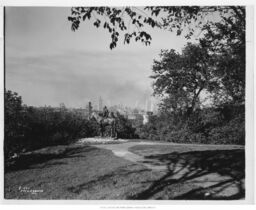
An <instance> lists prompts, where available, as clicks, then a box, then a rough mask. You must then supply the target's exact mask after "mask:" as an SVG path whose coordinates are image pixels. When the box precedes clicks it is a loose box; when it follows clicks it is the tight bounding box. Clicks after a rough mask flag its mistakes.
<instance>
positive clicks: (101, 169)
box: [5, 146, 159, 199]
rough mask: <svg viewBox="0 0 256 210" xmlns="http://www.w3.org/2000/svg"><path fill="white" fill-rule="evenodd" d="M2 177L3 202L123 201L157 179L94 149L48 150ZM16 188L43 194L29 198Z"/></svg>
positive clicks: (30, 158) (27, 158)
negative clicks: (14, 200)
mask: <svg viewBox="0 0 256 210" xmlns="http://www.w3.org/2000/svg"><path fill="white" fill-rule="evenodd" d="M17 166H18V167H12V168H9V169H8V170H6V173H5V198H6V199H126V198H127V197H129V196H132V195H133V194H135V193H137V192H138V191H140V190H143V189H144V188H145V187H147V182H148V181H150V180H152V178H153V177H155V178H156V179H157V178H158V177H159V173H156V172H155V173H152V172H151V171H150V170H149V169H147V168H145V167H143V166H141V165H136V164H133V163H131V162H129V161H126V160H124V159H122V158H118V157H116V156H114V155H113V154H112V152H111V151H108V150H102V149H97V148H95V147H90V146H85V147H74V146H73V147H71V146H69V147H65V146H58V147H51V148H46V149H43V150H40V151H37V152H35V153H34V154H30V155H29V156H28V157H25V158H23V160H20V162H19V163H18V164H17ZM19 187H22V189H24V187H28V188H29V189H33V190H43V192H42V193H37V194H32V193H27V192H20V191H19Z"/></svg>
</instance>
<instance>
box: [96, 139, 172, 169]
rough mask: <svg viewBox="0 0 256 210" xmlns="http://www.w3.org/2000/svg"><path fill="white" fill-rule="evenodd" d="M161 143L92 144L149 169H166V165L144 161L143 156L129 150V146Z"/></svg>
mask: <svg viewBox="0 0 256 210" xmlns="http://www.w3.org/2000/svg"><path fill="white" fill-rule="evenodd" d="M159 144H160V145H163V144H164V143H157V142H126V143H121V144H100V145H94V146H95V147H97V148H101V149H108V150H111V151H112V152H113V153H114V154H115V155H116V156H118V157H122V158H124V159H126V160H129V161H131V162H135V163H139V164H143V165H144V166H146V167H147V168H149V169H152V170H167V167H166V166H165V165H159V166H157V165H153V164H150V163H146V162H147V159H145V158H144V157H143V156H140V155H137V154H135V153H132V152H130V151H129V148H131V147H133V146H137V145H159Z"/></svg>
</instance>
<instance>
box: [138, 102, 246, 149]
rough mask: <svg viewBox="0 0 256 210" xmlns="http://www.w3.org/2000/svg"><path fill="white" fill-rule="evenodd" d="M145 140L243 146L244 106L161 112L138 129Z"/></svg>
mask: <svg viewBox="0 0 256 210" xmlns="http://www.w3.org/2000/svg"><path fill="white" fill-rule="evenodd" d="M136 133H137V135H138V136H139V137H140V138H142V139H150V140H161V141H168V142H175V143H201V144H244V143H245V113H244V105H240V106H237V105H223V106H222V107H218V108H207V109H202V110H199V109H198V110H196V111H194V112H193V113H192V114H191V115H190V116H186V115H184V114H182V113H178V114H175V113H161V114H160V115H158V116H152V117H150V118H149V122H148V123H147V124H146V125H141V126H139V127H137V129H136Z"/></svg>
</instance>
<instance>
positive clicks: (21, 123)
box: [4, 91, 98, 158]
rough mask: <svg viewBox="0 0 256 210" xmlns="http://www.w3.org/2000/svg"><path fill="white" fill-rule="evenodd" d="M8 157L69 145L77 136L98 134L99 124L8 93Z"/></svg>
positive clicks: (6, 152) (6, 126) (6, 134)
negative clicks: (31, 102) (37, 104)
mask: <svg viewBox="0 0 256 210" xmlns="http://www.w3.org/2000/svg"><path fill="white" fill-rule="evenodd" d="M4 131H5V141H4V147H5V148H4V151H5V157H6V158H8V157H10V156H11V155H13V154H14V153H18V152H21V151H23V150H31V149H36V148H40V147H45V146H50V145H59V144H69V143H71V142H73V141H74V140H76V139H77V138H82V137H89V136H95V135H97V132H98V125H97V124H93V123H91V122H90V123H89V121H88V120H87V119H85V118H84V117H82V116H80V115H79V114H77V113H73V112H71V111H68V110H66V109H63V108H61V109H60V108H52V107H40V108H36V107H27V106H25V105H22V99H21V96H18V94H17V93H13V92H11V91H6V92H5V129H4Z"/></svg>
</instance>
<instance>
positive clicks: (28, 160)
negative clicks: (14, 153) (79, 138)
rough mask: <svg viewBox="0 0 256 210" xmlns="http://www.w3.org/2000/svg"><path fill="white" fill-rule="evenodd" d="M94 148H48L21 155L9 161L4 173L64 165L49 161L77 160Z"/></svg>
mask: <svg viewBox="0 0 256 210" xmlns="http://www.w3.org/2000/svg"><path fill="white" fill-rule="evenodd" d="M96 149H97V148H94V147H89V146H86V147H68V146H67V147H63V148H62V149H58V148H56V149H55V148H54V147H49V148H45V149H43V150H38V151H33V152H31V153H27V154H22V155H21V156H20V157H18V158H16V159H15V160H12V161H9V162H8V163H6V164H5V173H8V172H11V171H18V170H25V169H36V168H40V169H42V168H46V167H51V166H55V165H65V164H67V163H66V162H65V161H55V162H51V160H58V159H62V160H63V159H67V158H77V157H78V158H79V157H84V155H82V153H84V152H89V151H92V150H96Z"/></svg>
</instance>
